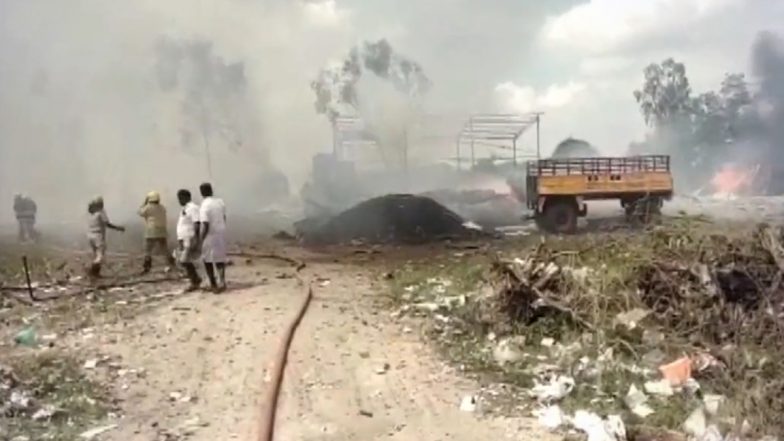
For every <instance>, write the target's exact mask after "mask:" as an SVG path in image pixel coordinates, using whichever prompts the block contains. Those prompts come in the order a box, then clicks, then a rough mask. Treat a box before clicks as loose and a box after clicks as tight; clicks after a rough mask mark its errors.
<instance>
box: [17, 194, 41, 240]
mask: <svg viewBox="0 0 784 441" xmlns="http://www.w3.org/2000/svg"><path fill="white" fill-rule="evenodd" d="M37 212H38V206H37V205H36V204H35V201H34V200H33V199H32V198H30V197H27V196H25V195H22V194H17V195H16V196H14V214H15V215H16V222H17V223H18V224H19V241H20V242H24V241H25V240H31V241H35V240H37V238H38V234H37V233H36V231H35V215H36V214H37Z"/></svg>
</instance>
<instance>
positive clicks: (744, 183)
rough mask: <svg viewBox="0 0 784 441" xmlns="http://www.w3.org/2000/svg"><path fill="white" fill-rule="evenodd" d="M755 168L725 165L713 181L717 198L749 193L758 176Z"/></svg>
mask: <svg viewBox="0 0 784 441" xmlns="http://www.w3.org/2000/svg"><path fill="white" fill-rule="evenodd" d="M756 171H757V170H756V169H754V168H742V167H739V166H737V165H733V164H725V165H724V166H723V167H722V168H721V170H719V172H718V173H716V174H715V175H714V176H713V179H711V185H712V186H713V191H714V195H715V196H727V197H732V196H737V195H738V194H744V193H748V192H749V191H750V190H751V185H752V183H753V181H754V176H755V175H756Z"/></svg>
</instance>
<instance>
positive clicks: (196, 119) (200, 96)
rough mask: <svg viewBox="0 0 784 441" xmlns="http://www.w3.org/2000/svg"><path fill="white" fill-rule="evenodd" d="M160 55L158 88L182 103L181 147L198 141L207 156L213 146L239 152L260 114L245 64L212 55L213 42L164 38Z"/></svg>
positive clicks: (157, 62)
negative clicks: (249, 92) (251, 96)
mask: <svg viewBox="0 0 784 441" xmlns="http://www.w3.org/2000/svg"><path fill="white" fill-rule="evenodd" d="M156 55H157V60H156V66H155V68H156V70H155V71H156V74H157V79H158V86H159V87H160V89H161V90H162V91H163V92H167V93H169V94H174V96H175V99H179V100H180V101H181V103H182V104H181V123H180V128H179V131H180V140H181V146H182V147H183V148H184V149H186V150H189V151H193V150H194V148H195V146H196V145H199V146H202V147H203V148H204V149H205V151H206V154H208V155H209V154H210V144H218V145H217V146H214V147H223V146H225V147H227V148H228V149H230V150H234V151H236V150H237V149H238V148H239V147H241V146H242V144H243V137H244V136H247V135H248V133H246V132H247V131H250V130H251V129H253V128H254V127H253V124H252V122H251V121H252V117H254V116H257V115H258V112H257V111H256V110H255V109H253V107H252V105H251V103H250V102H249V100H248V99H247V98H248V97H247V95H246V93H247V80H246V77H245V65H244V63H242V62H234V63H226V62H225V61H224V60H223V58H221V57H220V56H218V55H216V54H214V53H213V44H212V42H209V41H203V40H186V41H180V40H175V39H172V38H170V37H162V38H160V40H159V41H158V43H157V45H156ZM247 117H251V118H247ZM250 135H256V136H258V135H259V134H258V133H250ZM250 153H258V152H257V151H251V152H250ZM208 165H209V164H208ZM210 168H211V165H209V167H208V174H209V175H212V171H211V170H210Z"/></svg>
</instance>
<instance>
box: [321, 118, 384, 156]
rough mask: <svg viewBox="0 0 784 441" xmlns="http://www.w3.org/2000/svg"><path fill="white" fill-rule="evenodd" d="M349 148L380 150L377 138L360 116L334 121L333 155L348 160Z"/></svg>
mask: <svg viewBox="0 0 784 441" xmlns="http://www.w3.org/2000/svg"><path fill="white" fill-rule="evenodd" d="M348 147H352V148H353V147H373V148H380V147H381V146H380V145H379V144H378V141H377V140H376V138H375V137H374V136H373V135H372V133H371V132H370V131H369V130H368V127H367V125H366V124H365V122H364V121H363V120H362V118H360V117H358V116H338V117H335V119H334V120H333V121H332V153H333V155H335V158H337V159H340V160H343V159H346V150H347V148H348Z"/></svg>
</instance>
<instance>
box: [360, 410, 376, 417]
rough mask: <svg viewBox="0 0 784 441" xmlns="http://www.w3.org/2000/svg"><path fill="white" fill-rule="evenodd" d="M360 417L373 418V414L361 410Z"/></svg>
mask: <svg viewBox="0 0 784 441" xmlns="http://www.w3.org/2000/svg"><path fill="white" fill-rule="evenodd" d="M359 415H360V416H363V417H367V418H373V412H370V411H368V410H362V409H360V410H359Z"/></svg>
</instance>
